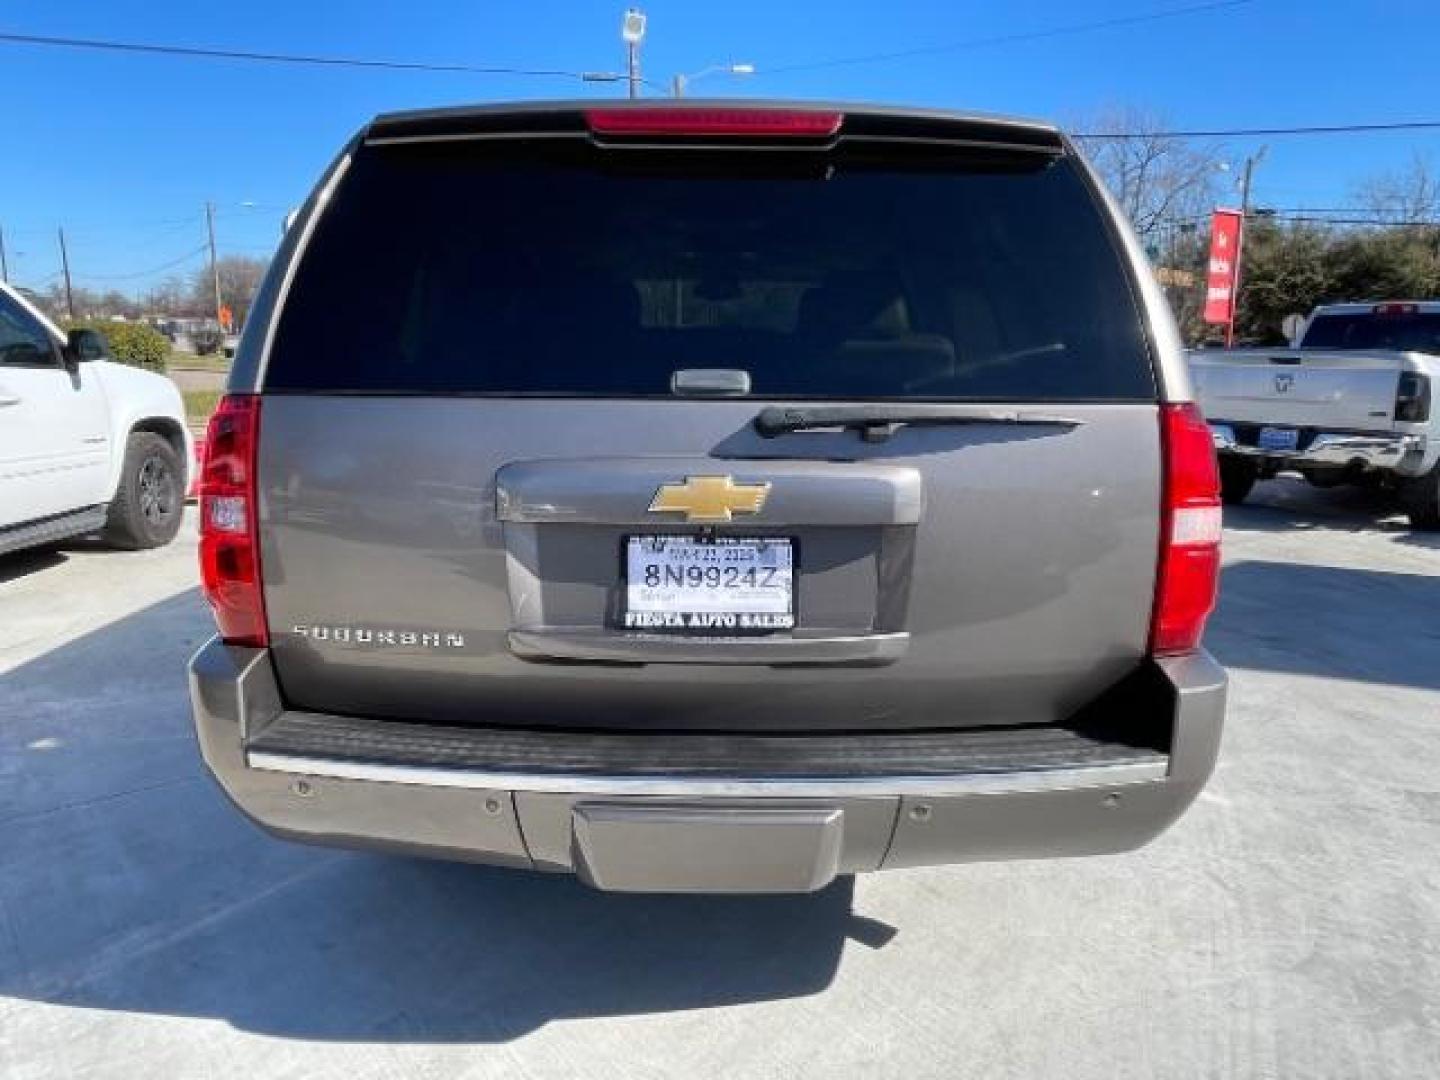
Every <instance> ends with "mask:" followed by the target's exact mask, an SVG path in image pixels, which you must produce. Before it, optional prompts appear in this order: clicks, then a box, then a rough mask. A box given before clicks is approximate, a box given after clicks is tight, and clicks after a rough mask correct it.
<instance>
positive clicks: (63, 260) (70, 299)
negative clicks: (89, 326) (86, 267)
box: [60, 225, 75, 322]
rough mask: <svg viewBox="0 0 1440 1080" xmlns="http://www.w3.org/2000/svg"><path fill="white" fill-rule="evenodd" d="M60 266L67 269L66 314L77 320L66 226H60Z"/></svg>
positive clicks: (72, 319) (71, 319)
mask: <svg viewBox="0 0 1440 1080" xmlns="http://www.w3.org/2000/svg"><path fill="white" fill-rule="evenodd" d="M60 268H61V269H62V270H64V271H65V314H66V315H67V316H68V317H69V318H70V321H71V322H74V321H75V295H74V293H72V292H71V291H70V253H69V252H67V251H66V250H65V227H64V226H63V225H62V226H60Z"/></svg>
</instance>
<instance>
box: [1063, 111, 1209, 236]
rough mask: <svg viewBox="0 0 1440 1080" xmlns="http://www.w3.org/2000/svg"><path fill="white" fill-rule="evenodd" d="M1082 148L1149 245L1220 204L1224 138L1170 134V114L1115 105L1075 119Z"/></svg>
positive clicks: (1077, 140) (1074, 126)
mask: <svg viewBox="0 0 1440 1080" xmlns="http://www.w3.org/2000/svg"><path fill="white" fill-rule="evenodd" d="M1071 126H1072V127H1073V128H1074V130H1076V131H1077V132H1080V133H1081V134H1080V135H1078V136H1077V137H1076V142H1077V143H1078V144H1079V145H1080V149H1081V151H1082V152H1083V153H1084V154H1085V156H1086V157H1087V158H1089V159H1090V162H1091V163H1092V164H1093V165H1094V166H1095V168H1096V170H1097V171H1098V172H1099V173H1100V175H1101V177H1103V178H1104V180H1105V184H1106V186H1107V187H1109V189H1110V193H1111V194H1112V195H1113V196H1114V197H1115V200H1116V201H1117V202H1118V203H1119V204H1120V207H1121V209H1122V210H1124V212H1125V214H1126V216H1128V217H1129V218H1130V222H1131V224H1132V225H1134V227H1135V231H1136V232H1137V233H1139V234H1140V238H1141V240H1142V241H1144V242H1145V244H1146V246H1147V247H1150V248H1152V249H1154V248H1156V247H1158V246H1159V245H1160V244H1161V243H1162V242H1164V243H1169V242H1171V241H1172V239H1173V236H1172V231H1173V230H1174V229H1175V228H1176V227H1177V226H1178V225H1179V224H1180V223H1182V222H1185V223H1189V222H1194V221H1197V220H1199V219H1200V218H1202V217H1204V215H1205V214H1207V213H1208V212H1209V211H1210V210H1211V208H1212V207H1214V205H1215V201H1216V194H1217V187H1218V185H1217V179H1218V176H1219V171H1218V169H1217V167H1216V165H1217V162H1218V161H1220V160H1221V159H1222V158H1223V156H1224V153H1223V147H1222V146H1220V145H1219V144H1215V143H1212V144H1201V145H1197V144H1195V143H1193V142H1190V141H1188V140H1186V139H1178V138H1176V137H1175V136H1173V135H1167V134H1165V130H1166V127H1167V125H1166V123H1165V122H1164V118H1163V117H1160V116H1158V115H1156V114H1154V113H1150V112H1146V111H1144V110H1141V109H1134V108H1111V109H1107V110H1105V111H1103V112H1101V113H1099V114H1098V115H1096V116H1093V117H1090V118H1088V119H1084V120H1080V121H1078V122H1076V123H1075V124H1072V125H1071Z"/></svg>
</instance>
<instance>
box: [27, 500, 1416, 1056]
mask: <svg viewBox="0 0 1440 1080" xmlns="http://www.w3.org/2000/svg"><path fill="white" fill-rule="evenodd" d="M1253 502H1254V505H1252V506H1247V507H1245V508H1242V509H1240V510H1238V511H1235V512H1233V513H1230V514H1229V515H1228V524H1229V528H1228V531H1227V536H1226V545H1227V548H1226V561H1227V568H1226V574H1225V581H1224V599H1223V602H1222V606H1221V609H1220V611H1219V613H1218V614H1217V616H1216V617H1215V619H1214V621H1213V623H1212V629H1211V633H1210V635H1209V645H1210V647H1211V649H1212V650H1213V651H1214V652H1215V653H1216V654H1217V655H1218V656H1219V657H1220V659H1221V660H1222V661H1223V662H1224V663H1225V664H1226V665H1228V666H1229V668H1230V670H1231V673H1232V675H1233V684H1232V698H1231V711H1230V720H1229V727H1228V730H1227V735H1226V741H1225V745H1224V749H1223V752H1222V755H1221V762H1220V766H1219V770H1218V773H1217V775H1216V777H1215V779H1214V781H1213V782H1212V784H1211V786H1210V788H1209V790H1208V791H1207V792H1206V794H1205V795H1204V796H1203V797H1202V799H1201V801H1200V802H1199V803H1198V804H1197V805H1196V807H1195V808H1194V809H1193V810H1192V811H1191V812H1190V813H1189V814H1188V815H1187V816H1186V817H1185V818H1184V819H1182V821H1181V822H1180V823H1179V824H1178V825H1177V826H1176V827H1175V828H1174V829H1173V830H1171V831H1170V832H1169V833H1168V834H1166V835H1165V836H1164V837H1162V838H1161V839H1160V840H1159V841H1157V842H1156V843H1155V844H1153V845H1152V846H1151V847H1149V848H1147V849H1145V850H1143V851H1141V852H1138V853H1135V854H1131V855H1125V856H1115V857H1109V858H1100V859H1093V860H1084V861H1073V862H1051V863H1022V864H1007V865H987V866H968V867H954V868H946V869H936V870H925V871H914V872H897V873H891V874H886V875H878V876H871V877H867V878H862V879H859V880H858V881H842V882H840V883H838V884H836V885H835V886H834V887H832V888H830V889H829V890H827V891H826V892H824V893H822V894H819V895H817V896H813V897H787V898H762V899H738V898H667V897H655V898H635V897H624V896H609V895H603V894H599V893H594V892H590V891H588V890H586V889H585V888H583V887H582V886H580V885H578V884H577V883H575V882H574V881H572V880H569V879H566V878H552V877H545V876H539V875H531V874H522V873H514V872H504V871H498V870H490V869H485V868H478V867H470V866H454V865H441V864H431V863H425V862H419V861H411V860H403V859H396V858H384V857H378V856H368V855H358V854H348V853H338V852H330V851H323V850H311V849H305V848H299V847H292V846H289V845H286V844H282V843H280V842H278V841H275V840H271V839H268V838H267V837H265V836H263V835H261V834H260V833H259V832H257V831H256V830H254V829H253V828H252V827H251V826H249V825H248V824H247V823H245V822H244V821H243V820H241V818H240V817H239V816H238V815H237V814H236V813H235V812H234V811H233V810H232V809H231V808H230V806H229V805H228V804H227V803H226V802H225V800H224V799H223V797H222V796H221V795H220V793H219V791H218V789H216V788H215V787H214V786H213V784H212V783H211V782H210V781H209V779H208V778H207V777H206V776H205V775H204V772H203V770H202V767H201V765H200V762H199V758H198V755H197V753H196V749H195V746H194V743H193V740H192V736H191V732H190V726H189V716H188V710H187V705H186V700H185V685H184V663H185V659H186V658H187V656H188V654H189V653H190V651H191V650H193V648H194V647H195V646H197V645H198V644H199V643H200V642H201V641H202V640H203V639H204V638H205V637H206V636H208V634H209V633H210V620H209V617H208V614H207V612H206V611H205V609H204V607H203V605H202V603H201V601H200V599H199V598H198V596H197V594H196V592H195V590H194V588H193V580H194V534H193V529H187V531H186V532H185V533H183V534H182V537H181V540H180V541H179V542H177V543H176V544H175V545H173V546H172V547H170V548H168V549H165V550H161V551H155V552H147V553H140V554H123V553H116V552H108V551H105V550H103V549H100V548H97V547H87V546H84V545H80V546H76V547H72V548H67V549H64V550H62V551H61V552H58V553H50V554H30V555H18V556H11V557H8V558H4V559H0V1077H4V1078H7V1080H10V1078H14V1080H21V1078H25V1080H29V1078H38V1077H78V1076H126V1077H129V1076H157V1077H159V1076H207V1077H231V1076H233V1077H246V1078H251V1077H282V1076H295V1077H301V1076H303V1077H307V1078H320V1077H329V1076H337V1077H341V1076H343V1077H346V1078H348V1080H357V1078H361V1077H371V1076H386V1077H389V1076H405V1077H441V1076H444V1077H489V1076H495V1077H501V1076H504V1077H532V1076H536V1077H538V1076H623V1077H626V1078H629V1080H634V1078H642V1077H669V1076H696V1077H698V1076H776V1077H780V1076H799V1075H817V1076H825V1075H828V1076H861V1075H863V1076H904V1077H906V1078H908V1080H913V1078H916V1077H929V1076H935V1077H941V1076H944V1077H956V1076H976V1077H1036V1076H1047V1077H1049V1076H1054V1077H1066V1078H1082V1077H1106V1078H1109V1077H1230V1076H1234V1077H1307V1078H1309V1077H1382V1076H1383V1077H1434V1076H1437V1075H1440V540H1437V538H1436V537H1434V536H1430V537H1426V536H1423V535H1420V534H1413V533H1411V532H1410V531H1408V529H1407V528H1406V527H1405V525H1404V522H1403V520H1402V519H1400V518H1398V517H1391V516H1387V515H1386V512H1385V510H1384V508H1383V506H1381V505H1380V504H1378V503H1377V502H1376V501H1374V499H1373V498H1372V497H1370V496H1368V495H1365V494H1364V493H1360V492H1348V491H1335V492H1325V493H1321V492H1315V491H1312V490H1310V489H1308V488H1307V487H1305V486H1304V485H1303V484H1301V483H1299V482H1292V481H1288V480H1282V481H1278V482H1275V483H1269V484H1262V485H1261V486H1260V487H1259V488H1258V489H1257V492H1256V495H1255V497H1254V500H1253Z"/></svg>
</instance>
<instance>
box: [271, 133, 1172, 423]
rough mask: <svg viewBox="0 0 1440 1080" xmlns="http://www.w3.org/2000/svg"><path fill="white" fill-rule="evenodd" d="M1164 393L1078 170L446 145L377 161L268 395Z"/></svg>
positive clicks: (1091, 396)
mask: <svg viewBox="0 0 1440 1080" xmlns="http://www.w3.org/2000/svg"><path fill="white" fill-rule="evenodd" d="M686 368H730V369H740V370H743V371H745V372H747V373H748V374H749V376H750V380H751V387H752V393H753V394H754V395H755V396H757V397H761V396H763V397H781V398H792V399H793V398H799V399H806V398H842V399H844V398H860V399H886V398H889V399H929V400H937V399H1004V400H1015V399H1032V400H1057V399H1058V400H1079V399H1086V400H1095V399H1098V400H1140V399H1153V397H1154V395H1155V389H1154V381H1153V377H1152V374H1151V369H1150V364H1149V359H1148V353H1147V350H1146V345H1145V340H1144V335H1143V331H1142V328H1141V324H1140V320H1139V318H1138V315H1137V309H1136V306H1135V302H1134V299H1133V297H1132V294H1131V291H1130V288H1129V284H1128V281H1127V279H1126V277H1125V274H1124V273H1123V271H1122V268H1121V265H1120V262H1119V259H1118V257H1117V255H1116V252H1115V248H1114V244H1113V241H1112V238H1111V236H1110V235H1109V233H1108V232H1107V230H1106V228H1105V225H1104V223H1103V221H1102V219H1101V217H1100V215H1099V212H1098V211H1097V209H1096V205H1095V202H1094V199H1093V197H1092V195H1091V194H1090V192H1089V190H1088V189H1087V187H1086V186H1085V184H1084V183H1083V182H1082V180H1081V179H1080V177H1079V176H1078V175H1077V172H1076V170H1075V169H1074V167H1073V165H1072V163H1071V162H1069V161H1067V160H1058V161H1051V160H1048V159H1047V160H1044V161H1035V160H1028V161H1009V162H1004V161H1002V162H996V161H994V160H990V161H987V162H980V161H971V162H958V163H956V162H951V163H950V164H948V165H945V166H943V167H940V166H937V165H936V164H935V163H934V162H933V161H927V162H926V164H925V167H924V168H904V167H898V166H896V165H895V164H894V163H890V164H885V163H883V162H881V163H877V162H874V161H865V160H860V159H859V158H856V157H854V156H853V155H852V156H851V157H846V156H844V155H829V156H825V157H819V156H817V155H809V156H804V155H800V154H796V153H793V152H790V153H786V152H776V153H769V154H767V153H755V152H751V153H748V154H747V153H743V152H724V151H720V152H688V153H686V152H672V153H670V154H668V155H654V154H652V153H650V152H647V151H637V150H608V151H607V150H597V149H594V148H591V147H588V146H586V147H585V148H584V149H579V148H576V149H566V150H559V151H557V150H548V151H536V150H527V151H523V152H517V151H514V150H508V151H503V152H502V151H499V150H497V149H496V148H495V147H493V146H489V147H485V146H477V145H476V144H473V143H472V144H440V145H429V146H424V147H413V146H412V147H372V148H367V149H364V150H362V151H361V152H360V153H359V154H358V155H357V157H356V159H355V161H354V163H353V165H352V166H351V169H350V171H349V173H348V174H347V176H346V177H345V179H344V180H343V182H342V184H341V186H340V188H339V189H338V191H337V193H336V196H335V199H334V201H333V202H332V205H331V207H330V208H329V209H328V210H327V211H326V213H325V214H324V216H323V217H322V219H321V221H320V223H319V225H318V227H317V229H316V232H315V235H314V237H313V238H312V241H311V243H310V244H309V247H308V250H307V251H306V254H305V256H304V259H303V260H302V262H301V264H300V266H299V267H298V269H297V272H296V276H295V280H294V283H293V285H292V287H291V290H290V293H289V297H288V299H287V302H286V305H285V308H284V311H283V314H282V316H281V321H280V326H279V329H278V332H277V336H276V339H275V344H274V348H273V351H272V355H271V360H270V365H269V371H268V374H267V378H266V389H273V390H292V391H320V392H326V391H328V392H371V393H433V394H446V393H471V394H497V395H525V394H545V395H566V396H586V395H600V396H605V395H609V396H626V397H630V396H668V395H669V394H670V379H671V375H672V373H674V372H675V371H676V370H678V369H686Z"/></svg>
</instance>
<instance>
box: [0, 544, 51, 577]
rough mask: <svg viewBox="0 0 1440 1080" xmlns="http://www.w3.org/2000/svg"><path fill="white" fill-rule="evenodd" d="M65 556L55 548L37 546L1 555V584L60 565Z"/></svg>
mask: <svg viewBox="0 0 1440 1080" xmlns="http://www.w3.org/2000/svg"><path fill="white" fill-rule="evenodd" d="M64 561H65V556H64V554H62V553H61V552H59V551H57V550H55V549H54V548H36V549H34V550H31V551H15V552H11V553H10V554H8V555H0V585H4V584H5V583H6V582H9V581H19V580H20V579H21V578H24V577H29V576H30V575H31V574H38V573H40V572H42V571H44V570H49V569H51V568H52V567H56V566H59V565H60V564H61V563H63V562H64Z"/></svg>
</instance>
